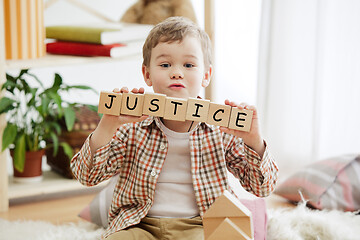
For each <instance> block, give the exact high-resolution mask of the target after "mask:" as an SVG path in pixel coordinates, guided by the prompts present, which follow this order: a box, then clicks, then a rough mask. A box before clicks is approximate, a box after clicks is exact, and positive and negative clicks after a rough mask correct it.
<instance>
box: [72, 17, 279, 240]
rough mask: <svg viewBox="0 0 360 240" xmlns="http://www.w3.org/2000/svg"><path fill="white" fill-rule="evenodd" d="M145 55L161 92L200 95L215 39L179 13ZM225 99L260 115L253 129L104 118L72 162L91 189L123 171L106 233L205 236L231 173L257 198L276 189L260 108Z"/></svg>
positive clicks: (146, 69)
mask: <svg viewBox="0 0 360 240" xmlns="http://www.w3.org/2000/svg"><path fill="white" fill-rule="evenodd" d="M143 57H144V61H143V66H142V72H143V76H144V80H145V83H146V84H147V85H148V86H151V87H153V90H154V92H155V93H161V94H166V95H167V96H168V97H177V98H183V99H187V98H189V97H192V98H196V97H197V96H198V94H199V92H200V90H201V88H205V87H207V86H208V85H209V82H210V77H211V73H212V67H211V44H210V40H209V37H208V36H207V34H206V33H205V32H204V31H203V30H201V29H200V28H199V27H198V26H196V25H195V24H194V23H192V22H191V21H189V20H186V19H184V18H181V17H173V18H169V19H167V20H165V21H164V22H162V23H160V24H158V25H156V26H155V27H154V28H153V29H152V31H151V32H150V33H149V36H148V38H147V39H146V42H145V44H144V47H143ZM114 92H128V89H127V88H126V87H123V88H122V89H120V90H119V89H115V90H114ZM132 92H133V93H140V94H141V93H144V89H143V88H140V89H133V90H132ZM225 104H226V105H230V106H232V107H238V108H240V109H243V108H245V109H249V110H252V111H253V112H254V114H253V119H252V125H251V129H250V132H241V131H236V130H231V129H228V128H225V127H220V128H219V127H215V126H212V125H208V124H207V123H198V122H192V121H185V122H180V121H174V120H166V119H163V118H157V117H151V116H150V117H149V116H141V117H135V116H127V115H120V116H111V115H104V116H103V117H102V119H101V121H100V123H99V125H98V127H97V128H96V130H95V131H94V132H93V133H92V134H90V136H89V137H88V139H87V140H86V141H85V143H84V145H83V147H82V149H81V150H80V152H79V153H77V154H76V155H75V156H74V158H73V159H72V161H71V167H72V170H73V173H74V175H75V177H76V178H77V179H78V180H79V181H80V182H81V183H82V184H85V185H89V186H92V185H96V184H98V183H99V182H101V181H104V180H106V179H109V178H110V177H113V176H114V175H115V174H119V176H118V182H117V184H116V186H115V190H114V194H113V200H112V204H111V207H110V212H109V227H108V229H107V231H106V233H105V234H104V236H103V237H104V238H108V239H119V240H125V239H126V240H129V239H191V240H196V239H203V229H202V221H201V217H202V216H203V214H204V213H205V211H206V210H207V209H208V208H209V207H210V206H211V204H212V203H213V202H214V201H215V199H216V198H217V197H219V196H220V195H221V194H222V193H223V192H224V191H225V190H230V187H229V184H228V180H227V171H226V170H229V171H230V172H231V173H232V174H233V175H234V176H235V177H236V178H238V179H239V181H240V183H241V185H242V186H243V187H244V188H245V189H246V190H247V191H250V192H251V193H253V194H255V195H256V196H260V197H264V196H267V195H269V194H270V193H271V192H272V191H273V189H274V186H275V182H276V180H277V166H276V164H275V162H274V160H273V159H272V157H271V156H270V154H269V152H268V148H267V147H266V144H265V142H264V140H263V139H262V138H261V136H260V132H259V124H258V117H257V116H258V115H257V111H256V108H255V107H253V106H248V105H246V104H240V105H237V104H236V103H234V102H231V101H229V100H226V101H225Z"/></svg>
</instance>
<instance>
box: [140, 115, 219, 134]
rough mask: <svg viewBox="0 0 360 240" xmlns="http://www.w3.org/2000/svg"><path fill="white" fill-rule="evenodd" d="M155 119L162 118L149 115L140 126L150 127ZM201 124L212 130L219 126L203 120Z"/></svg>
mask: <svg viewBox="0 0 360 240" xmlns="http://www.w3.org/2000/svg"><path fill="white" fill-rule="evenodd" d="M155 121H160V119H159V118H158V117H154V116H149V117H148V118H146V119H145V120H144V121H142V122H141V123H140V126H141V127H149V126H150V125H151V124H152V123H154V124H155ZM200 126H204V127H207V128H209V129H211V130H212V131H214V130H215V129H216V128H217V127H216V126H214V125H210V124H208V123H205V122H201V123H200Z"/></svg>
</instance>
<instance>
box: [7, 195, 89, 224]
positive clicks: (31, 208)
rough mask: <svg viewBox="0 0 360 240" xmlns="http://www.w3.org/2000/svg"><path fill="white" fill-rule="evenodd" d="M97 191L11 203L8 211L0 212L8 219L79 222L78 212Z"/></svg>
mask: <svg viewBox="0 0 360 240" xmlns="http://www.w3.org/2000/svg"><path fill="white" fill-rule="evenodd" d="M95 195H96V193H92V194H87V195H77V196H74V197H64V198H58V199H52V200H46V201H36V202H31V203H21V204H15V205H10V208H9V211H8V212H0V218H4V219H7V220H11V221H13V220H42V221H49V222H52V223H55V224H60V223H66V222H78V221H80V220H81V219H80V218H79V217H78V216H77V215H78V213H79V212H80V211H81V210H82V209H83V208H84V207H85V206H86V205H87V204H89V203H90V202H91V200H92V199H93V198H94V197H95Z"/></svg>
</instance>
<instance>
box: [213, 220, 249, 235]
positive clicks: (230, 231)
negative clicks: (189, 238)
mask: <svg viewBox="0 0 360 240" xmlns="http://www.w3.org/2000/svg"><path fill="white" fill-rule="evenodd" d="M219 239H227V240H251V239H252V238H251V237H250V236H248V235H247V234H246V233H245V232H244V231H242V229H241V228H239V227H238V226H237V225H236V224H235V223H234V222H233V221H231V220H230V219H229V218H224V220H222V222H221V224H219V225H218V226H217V227H216V228H215V230H214V231H213V232H212V233H211V235H210V236H209V237H208V238H206V240H219Z"/></svg>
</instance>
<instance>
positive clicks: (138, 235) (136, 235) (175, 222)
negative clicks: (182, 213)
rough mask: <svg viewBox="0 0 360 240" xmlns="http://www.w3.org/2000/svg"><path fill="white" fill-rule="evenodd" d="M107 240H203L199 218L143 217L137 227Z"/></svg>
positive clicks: (111, 236) (125, 230) (122, 231)
mask: <svg viewBox="0 0 360 240" xmlns="http://www.w3.org/2000/svg"><path fill="white" fill-rule="evenodd" d="M107 239H109V240H177V239H180V240H203V239H204V230H203V225H202V220H201V218H200V217H194V218H151V217H145V218H144V219H142V220H141V222H140V223H139V224H137V225H134V226H132V227H129V228H127V229H124V230H121V231H119V232H116V233H114V234H111V235H110V236H109V237H108V238H107Z"/></svg>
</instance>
